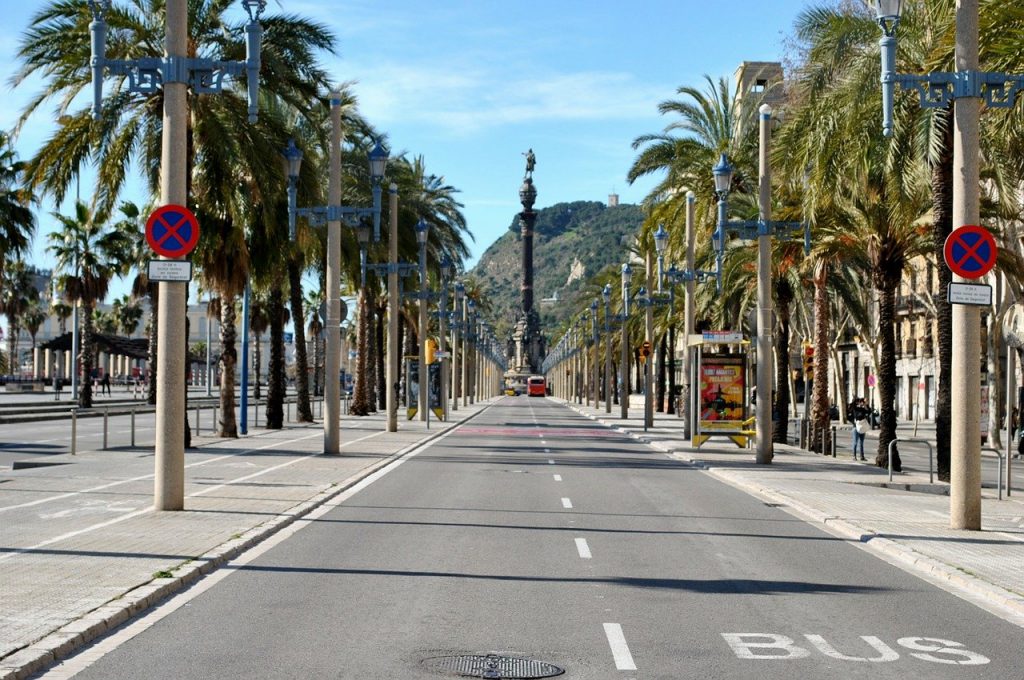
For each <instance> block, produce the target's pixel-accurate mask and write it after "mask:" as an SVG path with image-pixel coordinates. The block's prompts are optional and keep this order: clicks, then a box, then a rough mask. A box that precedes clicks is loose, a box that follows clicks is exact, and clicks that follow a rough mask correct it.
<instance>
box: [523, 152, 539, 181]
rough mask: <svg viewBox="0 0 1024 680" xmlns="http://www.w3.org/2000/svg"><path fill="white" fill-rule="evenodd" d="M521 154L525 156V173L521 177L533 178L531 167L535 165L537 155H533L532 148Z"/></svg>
mask: <svg viewBox="0 0 1024 680" xmlns="http://www.w3.org/2000/svg"><path fill="white" fill-rule="evenodd" d="M523 155H524V156H526V174H524V175H523V179H524V180H526V179H533V169H534V167H536V165H537V156H535V155H534V153H533V149H530V150H528V151H527V152H526V153H524V154H523Z"/></svg>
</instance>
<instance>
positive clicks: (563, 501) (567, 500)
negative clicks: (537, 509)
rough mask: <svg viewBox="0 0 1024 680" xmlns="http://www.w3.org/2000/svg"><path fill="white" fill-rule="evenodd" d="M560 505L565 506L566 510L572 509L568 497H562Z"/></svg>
mask: <svg viewBox="0 0 1024 680" xmlns="http://www.w3.org/2000/svg"><path fill="white" fill-rule="evenodd" d="M562 507H563V508H565V509H566V510H572V501H571V500H569V499H568V498H563V499H562Z"/></svg>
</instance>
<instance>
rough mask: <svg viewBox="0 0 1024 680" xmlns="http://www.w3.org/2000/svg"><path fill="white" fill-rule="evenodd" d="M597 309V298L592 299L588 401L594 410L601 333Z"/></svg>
mask: <svg viewBox="0 0 1024 680" xmlns="http://www.w3.org/2000/svg"><path fill="white" fill-rule="evenodd" d="M597 309H598V303H597V298H594V301H593V302H591V303H590V334H591V344H590V346H591V347H592V348H593V350H594V353H593V359H592V361H591V362H590V366H591V376H590V400H589V401H592V402H593V404H594V408H595V409H596V408H598V394H599V391H598V386H599V384H600V379H599V378H598V370H599V369H598V366H600V365H601V331H600V328H601V327H600V325H598V323H597ZM588 406H589V403H588Z"/></svg>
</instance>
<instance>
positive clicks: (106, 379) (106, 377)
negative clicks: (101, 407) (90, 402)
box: [100, 373, 111, 395]
mask: <svg viewBox="0 0 1024 680" xmlns="http://www.w3.org/2000/svg"><path fill="white" fill-rule="evenodd" d="M100 387H101V388H102V389H101V390H100V394H107V395H109V394H110V393H111V392H110V374H109V373H104V374H103V379H102V380H100Z"/></svg>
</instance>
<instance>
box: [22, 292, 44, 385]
mask: <svg viewBox="0 0 1024 680" xmlns="http://www.w3.org/2000/svg"><path fill="white" fill-rule="evenodd" d="M46 318H47V313H46V308H45V307H44V306H43V303H42V301H41V300H40V299H39V297H38V296H33V297H32V298H31V301H30V302H29V305H28V308H27V309H26V310H25V311H24V312H23V313H22V315H21V323H22V325H23V326H24V328H25V330H26V331H28V334H29V337H31V338H32V357H33V359H34V358H35V356H36V335H37V334H38V333H39V329H40V328H41V327H42V325H43V324H44V323H46ZM32 377H33V378H35V379H38V378H39V374H38V373H35V374H34V375H33V376H32Z"/></svg>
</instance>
